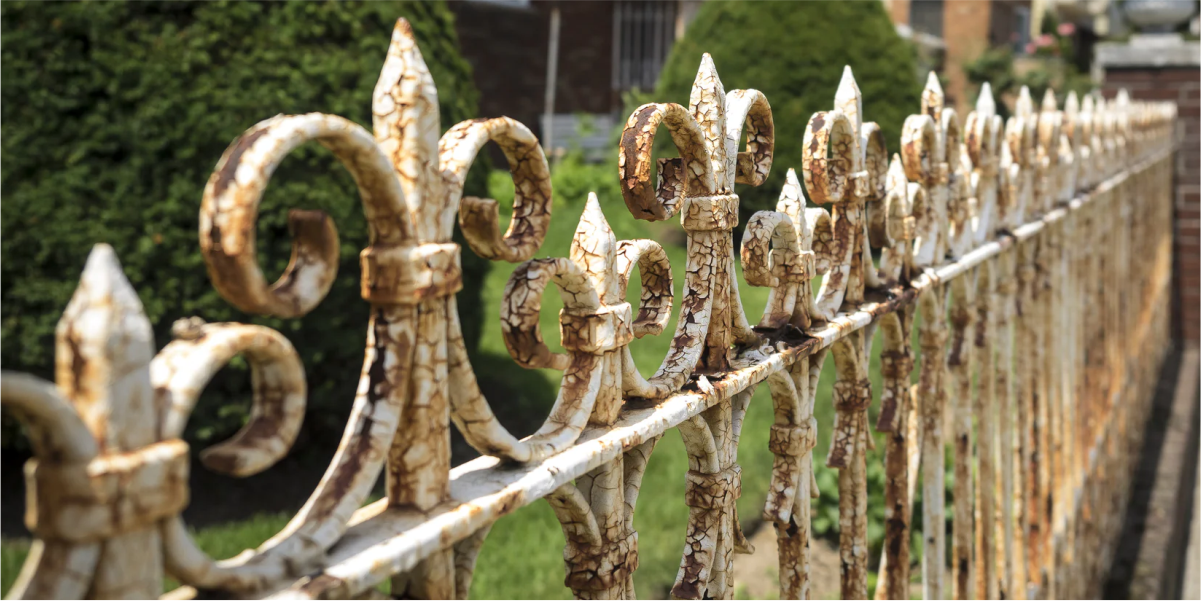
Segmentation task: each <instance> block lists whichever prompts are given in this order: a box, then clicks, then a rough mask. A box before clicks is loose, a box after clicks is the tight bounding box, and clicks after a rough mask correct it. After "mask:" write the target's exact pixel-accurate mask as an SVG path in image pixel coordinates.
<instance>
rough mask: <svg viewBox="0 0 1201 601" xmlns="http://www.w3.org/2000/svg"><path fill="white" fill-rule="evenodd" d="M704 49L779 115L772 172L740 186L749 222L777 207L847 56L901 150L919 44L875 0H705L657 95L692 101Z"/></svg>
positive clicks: (916, 90) (829, 103)
mask: <svg viewBox="0 0 1201 601" xmlns="http://www.w3.org/2000/svg"><path fill="white" fill-rule="evenodd" d="M705 52H708V53H709V54H710V55H711V56H712V57H713V62H714V64H715V65H716V66H717V72H718V74H719V75H721V79H722V83H723V84H724V85H725V88H726V90H727V91H728V90H733V89H739V88H742V89H746V88H754V89H757V90H759V91H761V92H763V94H764V95H766V96H767V100H768V102H770V103H771V108H772V116H773V118H774V120H775V127H776V149H775V160H774V162H773V164H772V171H771V176H770V178H769V179H768V181H767V182H766V183H765V184H763V185H762V186H759V187H758V188H749V187H746V186H743V187H741V188H739V196H740V197H741V199H742V202H741V205H742V207H741V211H742V213H743V214H742V220H743V221H744V222H745V220H746V218H747V217H749V215H750V214H751V213H753V212H754V211H757V210H762V209H769V208H774V207H775V203H776V198H777V197H778V195H779V192H780V189H781V188H782V187H783V185H784V174H785V173H786V172H787V171H788V168H789V167H793V168H796V169H797V170H798V171H799V170H800V168H801V139H802V136H803V135H804V132H805V126H806V124H807V123H808V122H809V117H810V116H812V115H813V113H815V112H817V111H822V110H829V109H832V108H833V107H834V92H835V91H836V90H837V89H838V82H839V81H840V79H841V78H842V72H843V66H844V65H849V66H850V67H851V69H852V70H853V71H854V73H855V80H856V81H857V82H858V83H859V89H860V90H861V91H862V92H863V112H864V118H865V119H866V120H868V121H875V122H877V123H879V124H880V128H881V129H882V130H883V132H884V136H885V139H886V140H887V141H888V144H890V145H891V146H890V147H889V152H896V151H898V150H899V144H900V139H901V127H902V125H903V124H904V122H905V118H906V117H907V116H909V115H911V114H913V113H915V112H917V111H918V109H919V108H920V99H921V96H920V95H921V87H920V84H919V82H918V81H917V80H916V79H915V78H914V72H915V71H914V69H915V67H914V56H913V49H912V48H911V47H910V45H909V44H908V43H907V42H905V41H904V40H903V39H901V38H900V37H899V36H898V35H897V34H896V30H895V29H894V28H893V25H892V22H891V21H890V20H889V19H888V15H887V14H886V13H885V12H884V8H883V5H882V4H881V3H879V2H731V1H726V0H712V1H709V2H705V3H704V4H703V5H702V6H701V8H700V11H699V12H698V13H697V15H696V18H695V20H694V21H693V22H692V23H691V24H690V25H689V26H688V32H687V34H685V36H684V37H683V38H682V39H680V40H678V41H677V42H676V44H675V46H674V47H673V48H672V51H671V55H670V56H669V57H668V59H667V64H666V65H664V67H663V71H662V73H661V74H660V76H659V83H658V86H657V87H656V89H655V98H656V99H657V100H658V101H659V102H677V103H680V104H687V100H688V95H689V90H690V88H691V87H692V82H693V80H694V79H695V77H696V70H697V66H698V65H699V64H700V61H701V55H702V54H703V53H705Z"/></svg>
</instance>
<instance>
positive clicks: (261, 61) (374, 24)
mask: <svg viewBox="0 0 1201 601" xmlns="http://www.w3.org/2000/svg"><path fill="white" fill-rule="evenodd" d="M401 16H403V17H406V18H408V19H409V21H410V22H411V23H412V24H413V28H414V30H415V31H416V36H417V38H418V41H419V43H420V45H421V49H422V52H423V54H424V56H425V59H426V62H427V63H428V64H429V68H430V71H431V73H432V75H433V78H434V80H435V82H436V83H437V86H438V90H439V99H440V109H441V114H442V123H443V126H444V127H450V126H451V125H453V124H455V123H457V122H459V121H461V120H464V119H468V118H472V117H475V116H476V115H475V111H476V105H477V96H478V95H477V92H476V90H475V88H474V86H473V84H472V80H471V68H470V66H469V65H468V63H467V62H466V61H465V60H464V59H463V58H462V56H461V55H460V54H459V51H458V41H457V38H456V36H455V32H454V26H453V17H452V15H451V13H450V11H449V10H448V9H447V7H446V6H445V5H444V4H442V3H427V2H378V3H375V2H372V3H335V2H295V3H270V2H263V3H257V2H256V3H250V2H229V3H208V2H186V3H181V2H164V3H158V2H82V3H57V2H55V3H33V2H31V3H12V2H6V3H3V5H0V23H2V26H0V33H2V39H3V42H2V47H0V50H2V55H3V61H4V69H3V72H2V75H0V77H2V80H0V81H2V84H3V85H2V90H3V91H2V99H3V106H2V123H3V125H2V128H3V129H2V131H3V136H2V138H3V139H2V146H0V152H2V153H3V160H2V176H0V178H2V183H0V186H2V190H0V192H2V194H3V198H4V203H3V208H2V214H0V222H2V227H3V231H2V234H3V257H4V260H3V263H2V264H0V279H2V288H0V291H2V298H3V300H2V302H3V308H4V309H3V337H2V339H0V340H2V345H0V350H2V360H3V363H4V367H5V368H6V369H17V370H22V371H30V372H33V373H36V374H39V375H41V376H43V377H51V376H52V375H53V364H54V363H53V360H54V359H53V354H54V347H53V334H54V327H55V323H56V322H57V320H58V318H59V316H60V315H61V313H62V311H63V309H64V307H65V306H66V304H67V301H68V300H69V298H70V296H71V294H72V292H73V290H74V289H75V286H76V284H77V282H78V277H79V274H80V271H81V270H82V268H83V265H84V260H85V257H86V255H87V253H88V251H89V250H90V248H91V247H92V245H93V244H96V243H98V242H107V243H109V244H111V245H112V246H113V247H114V248H115V249H116V252H117V256H118V257H119V258H120V260H121V262H122V264H123V265H124V268H125V273H126V275H127V276H128V277H129V279H130V281H131V282H132V284H133V286H134V288H135V289H136V290H137V291H138V294H139V295H140V297H141V300H142V303H143V305H144V306H145V309H146V313H147V315H148V316H149V317H150V320H151V322H152V323H153V324H154V326H155V341H156V344H157V345H158V346H159V347H161V346H163V345H165V344H166V343H167V342H168V341H169V339H170V338H169V331H170V327H171V324H172V322H173V321H174V320H175V319H177V318H180V317H184V316H190V315H199V316H201V317H203V318H204V319H206V320H208V321H210V322H216V321H241V322H249V323H259V324H263V325H267V326H270V327H273V328H276V329H278V330H280V331H281V332H282V333H283V334H284V335H286V336H287V337H288V338H289V339H290V340H291V341H292V342H293V344H294V345H295V346H296V348H297V350H298V351H299V352H300V354H301V358H302V360H303V362H304V365H305V368H306V371H307V376H308V382H309V391H310V401H309V402H310V411H309V413H308V416H307V418H306V419H307V422H306V423H307V425H309V426H316V428H317V429H318V431H332V432H333V433H334V434H336V433H337V432H338V431H340V430H341V425H340V423H341V421H342V418H343V416H344V415H345V414H346V413H347V412H348V411H349V407H350V399H351V398H353V395H354V392H355V386H356V381H357V380H358V375H359V371H360V370H359V366H360V365H361V362H362V352H363V350H362V349H363V345H364V342H365V337H366V332H365V330H366V323H367V304H366V303H365V302H364V301H363V300H362V299H361V298H360V297H359V283H358V280H359V259H358V254H359V251H360V250H361V249H362V248H364V246H365V245H366V238H367V233H366V222H365V220H364V218H363V214H362V209H361V208H360V206H361V203H360V201H359V199H358V195H357V192H356V189H355V186H354V183H353V180H352V179H351V177H350V175H349V173H348V172H347V171H346V170H345V169H344V168H342V167H341V166H340V165H339V164H338V163H337V159H336V158H335V157H334V156H333V154H331V153H330V152H329V151H327V150H325V149H324V148H321V147H320V146H319V145H317V144H307V145H305V146H302V147H301V148H299V149H298V150H297V151H296V152H294V153H293V154H292V155H291V156H289V157H288V158H287V159H285V160H284V162H283V163H282V164H281V166H280V168H279V169H278V170H277V171H276V173H275V175H274V178H273V179H272V182H271V185H270V186H268V190H267V193H266V195H265V198H264V200H263V203H262V206H261V211H260V218H259V229H258V234H259V244H260V248H259V252H260V260H261V261H262V262H263V266H264V272H265V275H266V276H267V277H268V278H269V279H273V278H274V277H277V276H278V275H279V274H280V273H282V271H283V268H284V266H285V265H286V263H287V260H288V255H289V249H290V237H289V235H288V231H287V221H286V219H287V211H288V209H289V208H309V209H312V208H317V209H321V210H324V211H325V212H327V213H328V214H330V215H331V216H332V217H333V218H334V220H335V222H336V223H337V227H338V231H339V234H340V236H341V262H340V266H339V274H338V278H337V282H336V283H335V284H334V286H333V289H332V290H331V292H330V294H329V296H328V297H327V298H326V299H325V301H324V302H323V303H322V304H321V305H320V306H319V307H318V308H317V309H316V310H315V311H313V312H312V313H311V314H309V315H308V316H306V317H305V318H303V319H298V320H282V319H269V318H258V317H252V316H249V315H245V314H243V313H241V312H239V311H238V310H236V309H234V308H233V307H232V306H230V305H229V304H228V303H226V302H225V301H224V300H223V299H221V298H220V296H219V295H218V294H217V292H216V291H215V290H214V288H213V287H212V285H211V284H210V282H209V280H208V276H207V273H206V270H205V265H204V262H203V260H202V258H201V254H200V251H199V245H198V241H197V229H198V218H199V209H200V199H201V195H202V192H203V190H204V186H205V183H206V181H207V179H208V177H209V174H210V173H211V172H212V169H213V167H214V165H215V164H216V163H217V160H218V159H219V158H220V157H221V154H222V152H223V151H224V150H225V148H226V146H227V145H228V144H230V143H231V142H232V141H233V140H234V139H235V138H236V137H237V136H238V135H239V134H240V133H241V132H242V131H244V130H245V129H247V128H249V127H250V126H252V125H254V124H255V123H257V122H259V121H261V120H263V119H266V118H269V117H271V116H273V115H276V114H280V113H287V114H298V113H306V112H311V111H320V112H326V113H333V114H338V115H342V116H344V117H347V118H349V119H351V120H353V121H355V122H357V123H359V124H360V125H363V126H364V127H366V128H368V129H370V128H371V112H370V111H371V91H372V88H373V87H374V85H375V83H376V80H377V78H378V76H379V70H380V67H381V65H382V63H383V59H384V56H385V53H386V50H387V47H388V43H389V40H390V39H391V31H392V27H393V25H394V23H395V21H396V19H397V18H398V17H401ZM472 175H473V177H472V179H471V181H470V182H469V184H468V193H475V194H482V193H483V191H484V189H485V186H486V177H487V175H486V170H485V169H483V168H481V169H476V170H473V174H472ZM463 254H464V256H463V261H464V270H465V276H464V279H465V288H464V290H463V292H461V293H460V294H461V295H462V296H461V297H460V302H459V306H460V307H461V311H463V318H464V326H465V329H466V330H467V332H466V334H467V338H468V340H469V343H470V342H474V340H476V339H477V338H478V328H479V319H480V309H479V307H480V303H479V296H480V290H479V287H480V284H481V282H482V279H483V276H484V274H485V273H486V271H487V268H488V266H487V264H486V263H485V262H483V261H482V260H480V259H477V258H475V257H474V255H472V254H471V253H470V251H467V252H464V253H463ZM235 367H237V366H235ZM238 371H239V370H238V369H233V370H225V373H223V377H221V378H220V379H219V380H217V381H215V382H214V383H213V384H212V385H210V386H209V390H208V391H207V393H206V394H208V395H209V400H208V401H202V402H201V403H200V404H199V405H198V407H197V413H196V415H195V416H194V417H193V420H192V424H191V425H192V426H193V428H192V429H191V430H190V436H191V437H192V438H193V439H196V438H199V439H201V440H204V439H208V438H211V437H219V436H223V435H225V434H228V433H230V432H231V431H232V430H233V429H236V428H237V427H239V426H240V425H241V423H242V420H243V419H244V415H245V410H246V407H245V403H244V402H243V403H229V402H227V401H229V400H230V399H237V398H241V399H246V398H247V396H248V384H249V378H248V375H247V374H246V373H244V371H243V373H236V372H238ZM229 372H235V373H229ZM6 430H7V429H6ZM5 438H6V443H9V442H11V441H12V440H13V437H12V436H6V437H5Z"/></svg>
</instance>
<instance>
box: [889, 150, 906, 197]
mask: <svg viewBox="0 0 1201 601" xmlns="http://www.w3.org/2000/svg"><path fill="white" fill-rule="evenodd" d="M908 183H909V178H908V177H906V176H905V166H904V165H903V164H901V155H900V154H898V153H895V152H894V153H892V161H890V162H889V163H888V179H887V184H888V189H889V190H900V192H901V194H904V193H905V189H906V186H907V185H908Z"/></svg>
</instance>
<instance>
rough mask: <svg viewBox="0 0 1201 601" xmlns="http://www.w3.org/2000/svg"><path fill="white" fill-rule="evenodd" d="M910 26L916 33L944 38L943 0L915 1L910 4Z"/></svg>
mask: <svg viewBox="0 0 1201 601" xmlns="http://www.w3.org/2000/svg"><path fill="white" fill-rule="evenodd" d="M909 26H910V27H912V28H913V30H914V31H918V32H921V33H925V34H929V35H932V36H934V37H936V38H941V37H942V0H913V2H910V3H909Z"/></svg>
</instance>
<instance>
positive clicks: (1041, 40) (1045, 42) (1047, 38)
mask: <svg viewBox="0 0 1201 601" xmlns="http://www.w3.org/2000/svg"><path fill="white" fill-rule="evenodd" d="M1035 41H1036V42H1037V43H1038V46H1039V48H1042V47H1044V46H1050V45H1051V44H1054V43H1055V38H1053V37H1051V34H1049V33H1044V34H1042V35H1040V36H1038V39H1037V40H1035Z"/></svg>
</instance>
